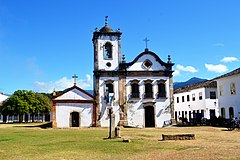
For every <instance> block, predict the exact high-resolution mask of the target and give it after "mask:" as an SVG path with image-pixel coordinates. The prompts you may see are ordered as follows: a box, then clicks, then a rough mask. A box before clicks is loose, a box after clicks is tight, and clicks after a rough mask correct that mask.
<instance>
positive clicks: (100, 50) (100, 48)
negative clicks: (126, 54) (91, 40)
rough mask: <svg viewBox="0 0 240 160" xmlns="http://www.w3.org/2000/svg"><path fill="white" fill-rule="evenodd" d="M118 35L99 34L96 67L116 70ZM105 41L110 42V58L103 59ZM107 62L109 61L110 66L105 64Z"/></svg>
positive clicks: (117, 63) (117, 62)
mask: <svg viewBox="0 0 240 160" xmlns="http://www.w3.org/2000/svg"><path fill="white" fill-rule="evenodd" d="M117 38H118V37H116V36H101V37H100V38H99V39H98V62H99V63H98V67H99V68H98V69H99V70H101V69H104V70H117V69H118V65H119V57H118V56H119V55H118V39H117ZM106 42H110V43H111V44H112V45H113V47H112V59H111V60H110V59H104V45H105V43H106ZM107 62H110V63H111V67H108V66H107V65H106V63H107Z"/></svg>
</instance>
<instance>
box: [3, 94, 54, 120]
mask: <svg viewBox="0 0 240 160" xmlns="http://www.w3.org/2000/svg"><path fill="white" fill-rule="evenodd" d="M0 110H1V112H2V114H3V115H14V114H15V115H19V121H20V122H22V120H23V115H24V114H25V113H26V114H29V113H31V114H32V118H33V114H35V113H38V112H40V113H48V112H49V111H50V110H51V100H50V99H49V98H48V97H47V96H46V95H43V94H39V93H34V92H33V91H26V90H18V91H15V92H14V93H13V95H12V96H10V97H9V98H8V99H7V100H5V101H4V102H3V104H2V106H1V108H0Z"/></svg>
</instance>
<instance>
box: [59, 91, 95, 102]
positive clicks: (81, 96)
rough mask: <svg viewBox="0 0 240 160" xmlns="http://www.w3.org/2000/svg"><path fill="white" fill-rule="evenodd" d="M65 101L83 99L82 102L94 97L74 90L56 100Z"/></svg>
mask: <svg viewBox="0 0 240 160" xmlns="http://www.w3.org/2000/svg"><path fill="white" fill-rule="evenodd" d="M61 99H62V100H64V99H81V100H89V99H92V97H90V96H88V95H86V94H85V93H83V92H81V91H79V90H78V89H76V88H75V89H73V90H70V91H68V92H67V93H65V94H63V95H62V96H60V97H57V98H56V100H61Z"/></svg>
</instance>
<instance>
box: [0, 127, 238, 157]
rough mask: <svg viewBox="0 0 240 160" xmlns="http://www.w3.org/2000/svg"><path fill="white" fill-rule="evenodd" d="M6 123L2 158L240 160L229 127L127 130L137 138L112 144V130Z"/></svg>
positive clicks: (1, 131)
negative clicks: (184, 136) (186, 136)
mask: <svg viewBox="0 0 240 160" xmlns="http://www.w3.org/2000/svg"><path fill="white" fill-rule="evenodd" d="M27 125H30V127H29V126H28V127H26V124H13V125H9V124H8V125H5V124H0V146H1V147H0V159H9V160H10V159H11V160H21V159H24V160H25V159H36V160H42V159H44V160H48V159H51V160H55V159H56V160H57V159H84V160H85V159H174V158H175V159H176V158H177V159H189V158H190V159H191V158H192V157H194V159H204V158H205V159H240V155H239V154H238V153H239V151H240V148H239V146H240V145H239V144H240V138H239V137H240V132H238V131H231V132H229V131H224V128H213V127H186V128H184V127H182V128H174V127H172V128H163V129H132V128H131V129H130V128H128V129H126V128H122V129H121V131H120V132H121V136H122V137H125V138H129V139H131V142H130V143H123V142H122V139H111V140H109V139H107V140H104V138H106V137H108V129H107V128H84V129H51V128H48V129H41V128H40V127H34V126H35V125H38V124H27ZM175 133H176V134H178V133H194V134H195V135H196V140H191V141H161V135H162V134H175Z"/></svg>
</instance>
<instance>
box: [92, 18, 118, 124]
mask: <svg viewBox="0 0 240 160" xmlns="http://www.w3.org/2000/svg"><path fill="white" fill-rule="evenodd" d="M121 35H122V33H121V32H120V29H118V30H117V31H114V30H113V29H111V28H110V27H109V26H108V17H107V16H106V18H105V25H104V26H103V27H102V28H101V29H100V30H98V28H96V29H95V32H94V33H93V38H92V42H93V48H94V71H93V72H94V77H93V79H94V82H93V86H94V96H95V99H96V104H95V106H96V109H95V114H94V115H95V116H94V119H95V120H94V121H95V124H93V125H95V126H101V122H100V120H101V118H102V116H103V110H104V109H103V107H104V102H103V100H102V99H103V97H104V94H105V93H106V90H107V89H108V92H110V93H111V92H114V87H113V86H114V83H117V82H114V81H113V80H111V78H113V75H112V73H113V72H115V73H116V72H117V71H118V70H119V64H120V63H121V43H120V42H121ZM106 77H107V78H106ZM115 78H116V77H115ZM103 81H105V82H104V86H103V83H102V82H103ZM110 83H111V84H110ZM115 89H116V88H115ZM116 91H117V90H116Z"/></svg>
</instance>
